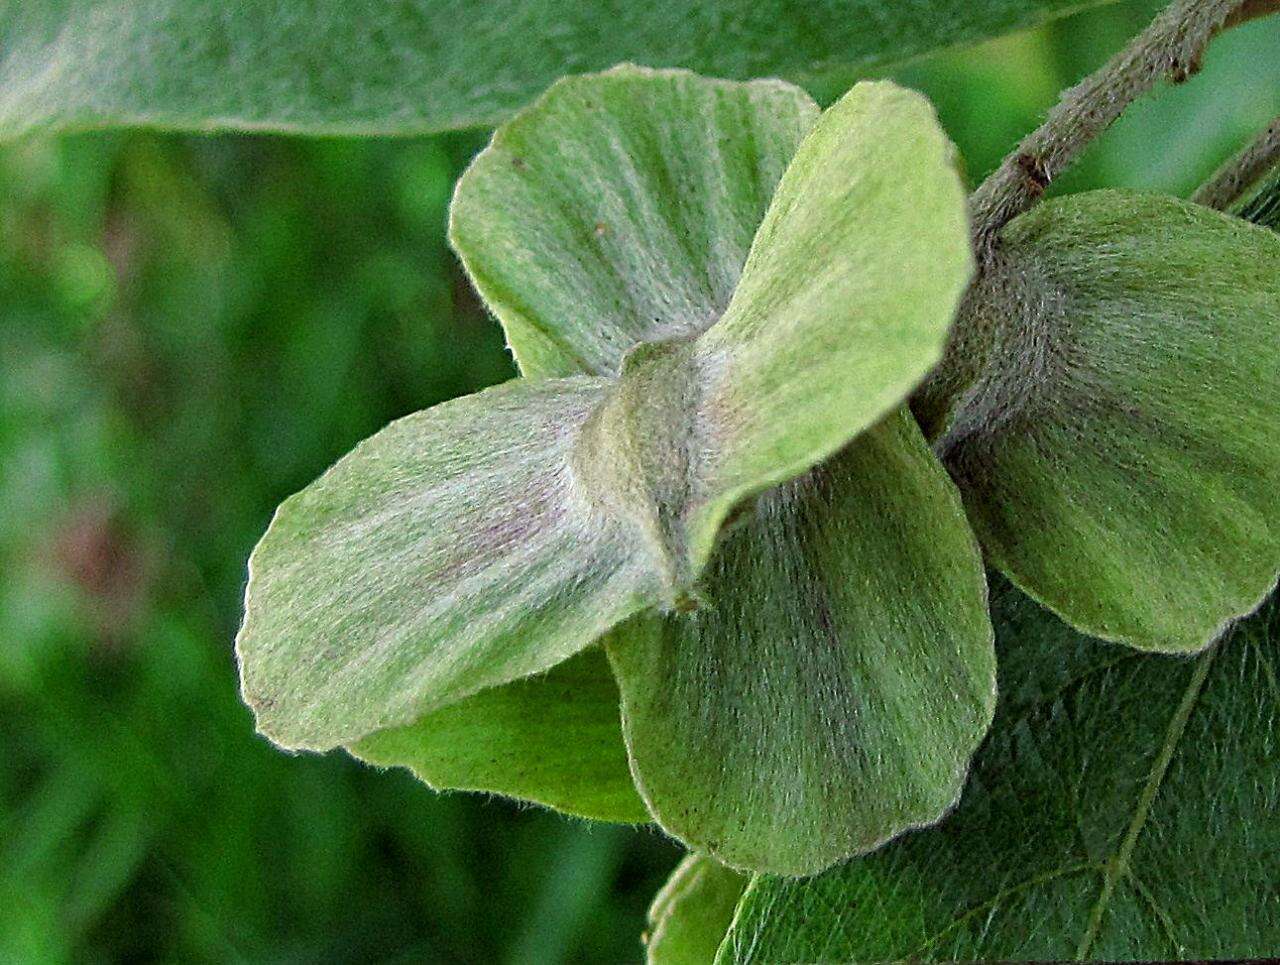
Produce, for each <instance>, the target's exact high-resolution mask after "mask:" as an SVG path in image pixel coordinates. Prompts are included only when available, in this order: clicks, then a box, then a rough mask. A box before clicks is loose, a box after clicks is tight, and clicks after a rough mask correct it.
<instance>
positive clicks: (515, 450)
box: [237, 376, 655, 750]
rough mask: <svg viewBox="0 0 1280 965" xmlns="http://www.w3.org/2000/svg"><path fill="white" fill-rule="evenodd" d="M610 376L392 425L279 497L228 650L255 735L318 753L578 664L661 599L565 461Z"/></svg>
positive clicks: (511, 388) (438, 410) (516, 391)
mask: <svg viewBox="0 0 1280 965" xmlns="http://www.w3.org/2000/svg"><path fill="white" fill-rule="evenodd" d="M603 392H604V387H603V384H602V380H599V379H592V378H588V377H583V376H579V377H576V378H573V379H559V380H546V381H542V382H537V383H535V382H530V381H526V380H516V381H513V382H508V383H506V384H505V385H502V386H498V387H496V388H492V389H488V390H486V391H484V392H481V393H479V394H477V395H474V396H468V397H466V398H463V399H457V400H454V401H452V402H446V403H444V404H443V405H440V406H437V407H435V408H433V409H428V410H426V411H425V412H420V413H417V414H416V415H412V416H409V417H407V418H405V419H401V420H400V421H398V422H394V423H392V424H391V425H390V426H388V427H387V428H386V429H384V430H382V432H380V433H378V434H377V435H375V436H373V437H371V438H369V439H367V440H365V442H363V443H362V444H361V445H360V446H358V447H357V448H356V449H355V450H354V451H353V452H352V453H350V454H349V455H347V456H346V457H345V458H344V459H343V460H342V461H341V462H339V463H338V464H337V465H336V466H334V467H333V468H332V469H331V470H329V472H327V473H326V474H325V475H324V476H322V477H321V478H320V479H319V480H317V481H316V482H314V483H312V485H311V486H309V487H308V488H307V489H305V490H303V491H302V492H301V493H299V494H297V495H296V496H294V497H293V498H291V499H289V500H287V501H286V502H285V503H284V504H283V505H282V506H281V507H280V509H279V511H278V512H277V513H276V517H275V519H274V520H273V521H272V524H271V527H270V529H268V531H267V533H266V535H265V536H264V537H263V538H262V541H261V542H260V543H259V544H258V546H257V548H256V549H255V550H254V553H253V556H252V557H251V559H250V563H249V574H250V575H249V588H248V590H247V591H246V597H245V620H244V625H243V627H242V628H241V631H240V636H239V638H238V640H237V652H238V654H239V657H240V669H241V678H242V684H243V689H244V695H245V700H246V701H247V702H248V703H249V705H250V706H251V707H253V708H254V711H255V713H256V715H257V720H258V727H259V729H260V730H261V732H262V733H263V734H265V735H267V736H268V737H270V738H271V739H272V740H274V741H275V742H276V743H278V744H280V745H282V746H285V747H290V748H308V749H315V750H323V749H327V748H330V747H333V746H335V745H338V744H345V743H349V742H351V741H355V740H358V739H359V738H362V737H365V736H367V735H368V734H370V733H373V732H374V731H377V730H381V729H383V728H386V727H396V726H401V725H404V724H408V723H411V722H412V721H414V720H416V719H417V718H419V717H420V716H421V715H422V714H423V713H426V712H429V711H433V710H437V709H439V708H442V707H447V706H448V705H449V704H451V703H454V702H455V701H458V700H460V699H462V698H464V697H468V696H470V695H472V694H474V693H476V692H478V691H480V690H483V689H484V688H486V687H492V686H495V685H497V684H503V683H507V682H508V681H511V680H516V679H519V678H521V677H526V676H529V675H531V674H535V673H538V672H540V671H543V670H546V669H548V668H550V667H553V666H555V665H556V664H558V663H560V662H561V661H563V660H565V659H567V658H569V657H571V656H573V655H574V654H575V653H577V652H578V651H580V650H582V649H583V648H585V647H586V646H588V645H589V644H590V643H592V642H593V641H595V640H596V639H597V638H598V637H599V636H600V635H601V634H602V633H603V632H604V631H605V630H607V629H609V628H610V627H611V626H613V624H615V623H616V622H618V621H619V620H620V619H622V618H624V617H626V616H628V615H630V614H631V613H634V612H636V611H637V610H638V609H639V608H640V607H641V606H643V605H644V604H645V603H647V602H650V601H651V600H653V599H654V594H655V587H654V581H653V579H652V577H651V576H650V572H649V567H648V565H647V561H646V560H645V559H644V558H643V554H641V553H640V552H639V551H638V548H637V544H636V542H635V541H634V540H633V539H632V538H631V537H630V534H629V533H627V532H626V531H625V529H624V528H623V527H622V526H621V525H619V524H618V523H616V522H614V521H611V520H607V519H604V518H602V517H598V516H595V515H593V514H590V513H587V512H584V511H583V507H582V505H581V502H582V499H583V497H582V495H581V494H580V493H579V491H578V487H577V486H575V485H574V484H573V481H572V479H571V478H570V473H569V470H568V463H567V460H568V458H569V452H570V448H571V446H572V444H573V440H574V438H575V437H576V436H577V432H578V429H579V428H580V426H581V425H582V422H583V421H584V420H585V419H586V418H587V417H588V415H589V414H590V413H591V412H592V410H593V408H594V407H595V406H596V405H597V403H598V402H599V401H600V399H601V397H602V395H603Z"/></svg>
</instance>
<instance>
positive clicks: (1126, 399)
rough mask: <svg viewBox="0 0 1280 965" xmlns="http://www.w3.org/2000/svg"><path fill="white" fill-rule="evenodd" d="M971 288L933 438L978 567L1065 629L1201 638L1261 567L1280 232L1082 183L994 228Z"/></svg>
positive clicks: (1274, 464) (1279, 362) (1266, 566)
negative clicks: (961, 362) (944, 414)
mask: <svg viewBox="0 0 1280 965" xmlns="http://www.w3.org/2000/svg"><path fill="white" fill-rule="evenodd" d="M984 284H985V288H984V289H983V290H982V291H981V293H980V297H979V298H978V299H976V300H975V301H976V304H977V305H978V309H977V310H976V311H974V312H970V313H968V314H967V315H966V317H965V318H964V319H963V321H962V322H961V323H958V324H959V326H960V334H959V336H958V341H957V344H958V345H959V346H961V348H960V349H958V352H959V353H960V354H961V355H967V356H969V357H976V358H977V359H978V362H977V363H976V365H975V368H978V370H977V371H974V372H972V373H971V383H970V385H969V387H968V388H967V390H965V391H964V392H963V394H962V395H961V396H960V398H959V400H958V403H957V404H956V406H955V410H954V412H953V413H952V415H951V419H950V423H949V425H948V427H947V429H946V431H945V433H944V434H943V435H942V436H941V438H940V439H939V440H938V441H937V443H936V444H935V448H936V449H937V451H938V452H939V454H940V455H941V456H942V457H943V459H944V461H945V462H946V464H947V466H948V468H949V469H950V470H951V472H952V475H953V476H954V477H955V479H956V481H957V483H958V484H959V486H960V489H961V492H962V493H963V494H964V498H965V506H966V508H967V509H968V511H969V514H970V518H971V519H972V520H973V524H974V528H975V529H976V530H977V532H978V535H979V538H980V540H981V542H982V544H983V547H984V549H985V550H986V551H987V554H988V558H989V559H990V560H991V562H992V563H993V564H994V565H996V566H997V567H998V568H1000V569H1002V570H1003V571H1004V572H1005V573H1007V574H1008V575H1009V576H1010V577H1011V578H1012V579H1013V580H1014V582H1015V583H1017V584H1018V585H1019V586H1020V587H1022V588H1023V589H1024V590H1026V591H1027V592H1028V593H1030V594H1031V595H1032V596H1033V597H1035V598H1036V599H1038V600H1040V601H1041V602H1043V603H1045V604H1046V605H1047V606H1049V607H1050V608H1051V609H1053V610H1054V611H1056V612H1057V613H1059V614H1061V615H1062V616H1063V617H1064V618H1065V619H1067V620H1068V621H1069V622H1070V623H1072V624H1073V625H1075V626H1076V627H1078V628H1080V629H1081V630H1083V631H1085V632H1088V633H1091V634H1093V635H1095V636H1099V637H1103V638H1106V639H1110V640H1116V641H1121V642H1125V643H1128V644H1130V645H1132V646H1136V647H1139V648H1143V649H1149V650H1161V651H1192V650H1198V649H1200V648H1202V647H1204V646H1205V645H1206V644H1208V643H1209V642H1210V641H1212V640H1213V639H1215V638H1216V637H1217V636H1218V635H1219V634H1220V633H1221V632H1222V630H1223V629H1224V628H1225V626H1226V625H1227V624H1228V623H1229V622H1230V621H1232V620H1234V619H1236V618H1238V617H1240V616H1241V615H1243V614H1247V613H1249V612H1251V611H1252V610H1253V609H1254V608H1255V607H1257V606H1258V605H1259V603H1261V601H1262V599H1263V598H1264V597H1265V595H1266V594H1267V592H1268V591H1269V590H1270V589H1271V588H1272V587H1273V586H1274V585H1275V582H1276V574H1277V568H1280V526H1278V525H1277V523H1276V520H1275V513H1274V508H1275V498H1276V492H1277V491H1280V421H1278V420H1277V419H1276V418H1275V413H1274V407H1273V406H1272V405H1271V404H1270V401H1269V400H1273V399H1275V398H1276V397H1277V396H1278V395H1280V238H1277V237H1276V235H1275V234H1274V233H1272V232H1270V231H1267V230H1265V229H1262V228H1258V227H1255V226H1252V225H1249V224H1247V223H1245V222H1243V221H1241V220H1239V219H1237V218H1233V217H1229V216H1227V215H1223V214H1219V213H1217V212H1214V211H1210V210H1208V209H1207V208H1202V207H1200V206H1198V205H1193V204H1189V203H1187V202H1183V201H1178V200H1175V199H1172V198H1162V197H1156V196H1143V195H1134V194H1124V193H1118V192H1094V193H1089V194H1083V195H1076V196H1073V197H1069V198H1065V199H1063V200H1059V201H1051V202H1049V203H1047V204H1045V205H1043V206H1041V207H1040V208H1039V209H1037V210H1036V211H1034V212H1032V213H1030V214H1028V215H1025V216H1023V217H1021V218H1019V219H1017V220H1016V221H1014V222H1013V223H1012V224H1011V225H1010V226H1009V227H1008V228H1007V229H1006V231H1005V233H1004V235H1003V237H1002V241H1001V247H1000V254H999V258H998V261H997V263H996V264H995V266H994V267H993V268H992V270H991V271H990V272H989V273H988V276H987V277H986V279H985V282H984ZM984 353H985V357H984Z"/></svg>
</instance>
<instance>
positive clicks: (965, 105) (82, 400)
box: [0, 3, 1280, 962]
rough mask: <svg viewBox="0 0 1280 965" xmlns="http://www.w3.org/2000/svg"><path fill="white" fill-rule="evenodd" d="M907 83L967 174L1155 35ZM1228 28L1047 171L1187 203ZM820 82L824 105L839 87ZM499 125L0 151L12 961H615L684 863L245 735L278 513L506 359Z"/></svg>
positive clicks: (1047, 34)
mask: <svg viewBox="0 0 1280 965" xmlns="http://www.w3.org/2000/svg"><path fill="white" fill-rule="evenodd" d="M1156 6H1157V5H1156V4H1154V3H1130V4H1126V5H1123V6H1120V7H1112V8H1107V9H1104V10H1101V11H1092V12H1089V13H1085V14H1082V15H1079V16H1077V17H1075V18H1073V19H1070V20H1067V21H1063V22H1060V23H1057V24H1054V25H1051V26H1049V27H1047V28H1043V29H1040V30H1036V31H1032V32H1029V33H1024V34H1019V35H1016V36H1013V37H1010V38H1005V39H1004V40H1001V41H999V42H996V43H993V44H988V45H986V46H984V47H982V48H978V49H971V50H966V51H957V52H950V53H947V54H944V55H941V56H939V57H935V58H932V59H930V60H928V61H922V62H919V63H916V64H913V65H910V66H909V67H907V68H906V69H903V70H901V71H898V72H896V76H898V77H899V78H901V79H903V80H905V81H906V82H907V83H910V84H912V85H914V86H917V87H919V88H921V89H923V90H925V91H926V92H927V93H929V94H930V95H931V96H932V97H933V98H934V99H935V101H936V102H937V104H938V106H939V109H940V111H941V114H942V117H943V121H944V123H945V124H946V126H947V127H948V129H949V131H950V133H951V135H952V136H953V137H954V138H955V140H956V141H957V142H958V144H959V145H960V147H961V149H962V151H963V153H964V155H965V159H966V165H967V168H968V171H969V173H970V175H971V176H972V177H973V178H974V179H975V180H976V179H977V178H978V177H980V176H981V175H982V174H983V173H985V172H986V171H988V170H989V169H990V168H991V167H993V166H994V164H995V163H996V162H997V161H998V159H999V157H1000V156H1001V154H1002V153H1003V152H1004V151H1005V150H1007V149H1008V148H1009V147H1010V146H1011V145H1012V144H1013V142H1014V141H1015V140H1016V139H1017V138H1018V137H1019V136H1020V135H1021V134H1023V133H1025V132H1026V131H1027V130H1029V129H1030V128H1031V127H1032V126H1033V125H1034V124H1035V123H1036V121H1037V120H1038V118H1039V117H1040V116H1041V115H1042V113H1043V111H1044V110H1045V109H1046V108H1047V107H1048V106H1049V105H1050V104H1052V103H1053V101H1054V99H1055V96H1056V94H1057V92H1058V90H1059V89H1060V88H1062V87H1063V86H1065V85H1067V84H1069V83H1071V82H1073V81H1075V80H1076V79H1078V78H1079V77H1080V76H1081V75H1082V74H1083V73H1084V72H1086V71H1087V70H1089V69H1091V68H1092V67H1094V66H1096V65H1097V64H1099V63H1100V62H1101V61H1102V59H1104V58H1105V57H1106V56H1107V55H1108V54H1109V53H1111V52H1112V51H1114V50H1115V49H1117V48H1118V47H1119V46H1120V45H1121V44H1122V43H1123V42H1124V40H1125V39H1126V38H1127V37H1128V36H1130V35H1131V34H1133V33H1134V32H1135V31H1137V30H1138V29H1139V28H1140V27H1141V26H1142V25H1143V24H1144V23H1145V22H1146V20H1147V19H1148V18H1149V16H1150V13H1151V11H1152V10H1154V9H1155V7H1156ZM1277 51H1280V23H1271V22H1259V23H1255V24H1252V25H1249V26H1247V27H1245V28H1242V29H1240V30H1237V31H1235V32H1233V33H1231V34H1229V35H1227V36H1226V37H1224V38H1223V39H1222V40H1220V41H1219V42H1218V44H1217V45H1216V46H1215V47H1214V48H1213V49H1212V50H1211V52H1210V57H1209V59H1208V62H1207V64H1206V67H1205V70H1204V72H1203V73H1202V74H1201V75H1200V76H1199V77H1197V78H1196V79H1195V80H1194V81H1192V82H1191V83H1189V84H1187V85H1185V86H1183V87H1181V88H1179V89H1177V90H1165V91H1163V92H1162V93H1161V94H1160V95H1159V96H1157V97H1155V98H1153V99H1150V100H1148V101H1145V102H1143V103H1142V104H1141V105H1140V106H1139V107H1137V108H1135V109H1134V110H1133V111H1132V112H1131V113H1130V115H1128V116H1126V118H1125V119H1124V120H1123V121H1122V122H1121V124H1120V125H1118V126H1117V128H1116V129H1115V130H1114V131H1112V132H1111V133H1110V134H1108V135H1107V137H1106V138H1105V139H1104V141H1102V142H1101V143H1100V144H1099V145H1097V146H1096V147H1095V149H1094V150H1093V151H1092V152H1091V153H1090V155H1089V157H1088V158H1087V159H1086V161H1085V163H1084V164H1082V165H1081V166H1080V167H1079V168H1078V169H1077V170H1076V171H1074V172H1073V173H1072V174H1071V175H1069V176H1068V177H1067V178H1065V179H1064V180H1063V183H1062V184H1061V185H1060V187H1059V190H1079V189H1082V188H1087V187H1095V186H1100V185H1110V186H1129V187H1138V188H1146V189H1155V190H1161V191H1171V192H1175V193H1180V194H1185V193H1186V192H1188V191H1189V190H1190V189H1191V188H1192V187H1193V186H1194V185H1195V184H1196V183H1197V182H1198V181H1199V180H1200V179H1201V178H1202V177H1203V176H1205V175H1206V174H1207V173H1208V172H1209V171H1210V170H1212V168H1213V167H1214V166H1215V165H1216V164H1217V163H1218V162H1219V161H1220V160H1222V159H1223V158H1224V157H1225V156H1226V155H1228V154H1229V153H1230V152H1231V151H1233V150H1234V149H1235V148H1236V147H1237V146H1239V145H1240V144H1242V143H1243V142H1244V141H1245V140H1246V139H1247V138H1248V137H1250V136H1251V135H1252V134H1253V133H1254V132H1255V131H1256V130H1258V129H1259V128H1260V127H1261V126H1262V125H1263V124H1264V123H1265V122H1266V121H1267V120H1268V119H1269V118H1270V117H1272V116H1273V115H1275V114H1276V113H1277V112H1280V57H1277V56H1276V52H1277ZM825 93H826V94H827V95H830V94H832V93H835V92H825ZM482 143H483V134H480V133H477V134H468V135H450V136H447V137H440V138H429V139H414V140H403V141H381V142H375V141H341V140H320V141H304V140H291V139H285V138H276V137H249V136H221V135H220V136H213V137H191V136H183V137H176V136H165V135H160V134H153V133H130V134H120V135H84V136H77V137H68V138H60V139H39V140H32V141H28V142H26V143H22V144H19V145H16V146H11V147H7V148H5V149H4V150H3V151H0V754H2V755H3V759H4V766H3V768H0V829H3V833H2V834H0V960H2V961H5V962H9V961H15V962H63V961H76V962H79V961H122V960H129V961H183V962H200V961H219V962H221V961H240V960H246V961H254V962H293V961H297V962H314V961H428V962H560V961H580V962H615V961H630V960H636V959H638V958H639V957H640V955H641V946H640V944H639V936H640V933H641V930H642V928H643V914H644V909H645V906H646V904H647V902H648V899H649V897H650V896H651V894H652V893H653V892H654V890H656V888H657V887H658V886H659V885H660V883H661V882H662V880H663V878H664V877H665V875H666V873H667V872H668V871H669V870H670V868H671V867H672V866H673V865H674V864H675V862H676V860H677V858H678V850H677V848H675V847H674V846H673V845H671V844H670V843H668V842H666V841H664V840H663V839H662V838H661V837H660V836H659V835H658V834H657V833H656V832H646V831H634V830H630V829H624V828H618V827H608V826H591V825H588V824H585V823H582V822H574V821H570V820H567V819H563V818H560V817H558V816H555V815H552V814H549V813H545V812H541V811H537V810H533V809H522V808H520V807H517V806H514V805H512V804H509V803H507V802H503V801H500V800H494V799H485V798H482V797H478V796H471V795H460V794H452V795H437V794H434V793H432V792H430V791H428V790H426V789H425V788H423V787H421V786H420V785H418V784H416V783H415V782H414V781H413V780H412V778H410V777H409V776H408V775H407V774H405V773H403V772H399V771H395V772H386V773H378V772H375V771H373V770H371V769H368V768H365V767H362V766H360V765H358V764H356V763H355V762H354V761H352V760H349V759H347V758H346V757H344V756H342V755H340V754H333V755H329V756H327V757H323V758H321V757H314V756H308V757H289V756H286V755H284V754H281V753H278V752H276V751H274V750H273V749H272V748H270V747H269V746H268V745H267V744H266V743H265V742H264V741H263V740H261V739H259V738H257V737H256V736H255V735H254V733H253V726H252V721H251V719H250V715H249V713H248V711H247V710H245V709H244V708H243V707H242V706H241V704H240V702H239V698H238V696H237V694H236V675H235V667H234V660H233V657H232V650H231V645H232V637H233V635H234V633H235V629H236V626H237V623H238V620H239V613H240V597H241V593H242V589H243V582H244V563H245V559H246V558H247V556H248V553H249V550H250V549H251V547H252V546H253V543H254V542H255V540H256V539H257V538H258V536H259V535H260V534H261V532H262V531H263V529H264V528H265V526H266V523H267V521H268V519H269V518H270V514H271V512H272V510H273V509H274V507H275V505H276V503H277V502H278V501H279V500H280V499H281V498H283V497H284V496H286V495H288V494H289V493H291V492H293V491H295V490H297V489H298V488H300V487H302V486H303V485H305V484H306V483H307V482H308V481H310V480H311V479H312V478H313V477H314V476H315V475H317V474H318V473H319V472H320V471H321V470H323V469H324V468H325V467H326V466H328V465H329V464H330V463H331V462H333V461H334V460H335V459H336V458H337V457H339V456H340V455H342V454H343V453H344V452H346V451H347V450H348V449H349V448H350V447H351V446H352V445H353V444H354V443H355V442H356V441H358V440H359V439H361V438H362V437H364V436H366V435H368V434H370V433H372V432H374V431H375V430H377V429H378V428H380V427H381V426H382V425H384V424H385V423H386V422H387V421H389V420H390V419H392V418H395V417H396V416H399V415H402V414H405V413H407V412H411V411H413V410H416V409H421V408H424V407H426V406H429V405H432V404H434V403H436V402H439V401H441V400H443V399H446V398H449V397H451V396H455V395H458V394H461V393H465V392H470V391H473V390H475V389H476V388H478V387H481V386H483V385H486V384H490V383H493V382H497V381H500V380H502V379H505V378H507V377H509V376H510V375H511V374H512V367H511V363H510V361H509V359H508V357H507V356H506V354H505V352H504V350H503V345H502V339H501V335H500V332H499V331H498V328H497V326H496V325H495V324H493V323H492V322H491V321H490V320H489V319H488V318H487V317H486V316H485V313H484V311H483V309H482V308H481V307H480V306H479V305H478V304H477V303H476V301H475V298H474V297H473V295H472V294H471V292H470V291H469V290H468V286H467V284H466V282H465V280H464V279H463V278H462V277H461V275H460V273H459V270H458V266H457V265H456V263H455V262H454V260H453V258H452V256H451V254H450V253H449V251H448V249H447V247H446V245H445V241H444V223H445V216H446V209H447V204H448V199H449V194H450V190H451V187H452V183H453V180H454V179H455V178H456V176H457V174H458V173H459V171H460V170H461V168H462V167H463V166H464V165H465V163H466V162H467V159H468V158H469V157H470V155H471V154H472V153H473V152H474V151H475V150H476V149H477V148H478V147H479V146H480V145H481V144H482Z"/></svg>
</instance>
